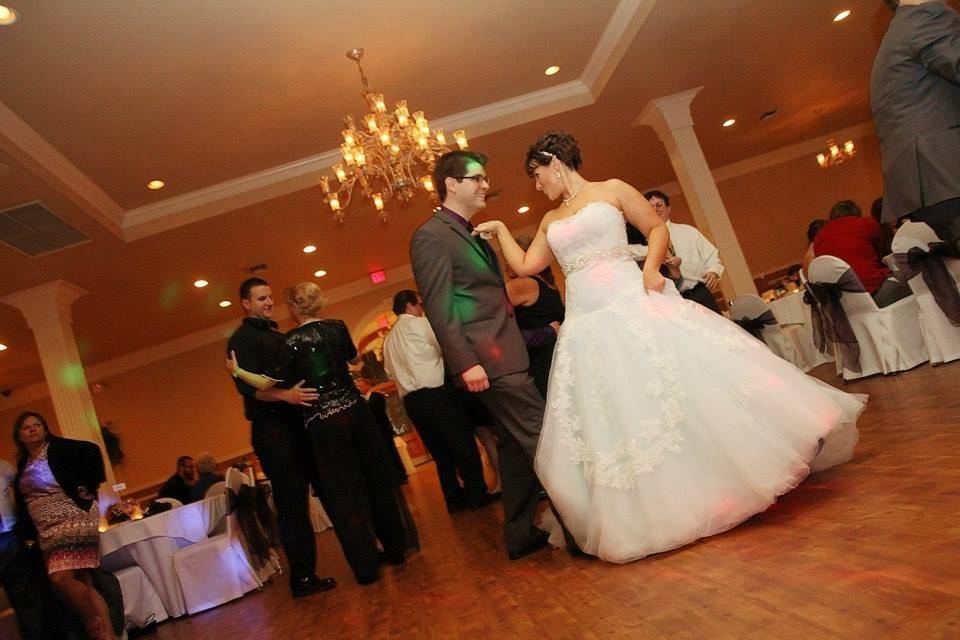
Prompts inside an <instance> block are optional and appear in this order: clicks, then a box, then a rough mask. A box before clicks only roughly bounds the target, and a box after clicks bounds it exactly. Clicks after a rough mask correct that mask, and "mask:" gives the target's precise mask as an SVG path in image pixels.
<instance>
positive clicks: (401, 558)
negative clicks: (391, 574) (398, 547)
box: [377, 551, 407, 565]
mask: <svg viewBox="0 0 960 640" xmlns="http://www.w3.org/2000/svg"><path fill="white" fill-rule="evenodd" d="M377 557H379V558H380V562H387V563H390V564H392V565H401V564H403V563H405V562H406V561H407V554H406V553H404V552H403V551H401V552H399V553H396V552H394V553H387V552H386V551H378V552H377Z"/></svg>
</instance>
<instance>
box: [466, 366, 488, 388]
mask: <svg viewBox="0 0 960 640" xmlns="http://www.w3.org/2000/svg"><path fill="white" fill-rule="evenodd" d="M460 377H461V378H462V379H463V384H465V385H466V387H467V391H470V392H471V393H479V392H481V391H486V390H487V389H489V388H490V380H489V379H488V378H487V370H486V369H484V368H483V366H482V365H479V364H475V365H473V366H472V367H470V368H469V369H467V370H466V371H464V372H463V373H461V374H460Z"/></svg>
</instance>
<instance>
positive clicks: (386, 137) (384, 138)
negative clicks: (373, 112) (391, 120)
mask: <svg viewBox="0 0 960 640" xmlns="http://www.w3.org/2000/svg"><path fill="white" fill-rule="evenodd" d="M380 144H382V145H383V146H385V147H389V146H390V134H389V133H388V132H386V131H381V132H380Z"/></svg>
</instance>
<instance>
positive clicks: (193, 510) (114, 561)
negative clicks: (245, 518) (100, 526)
mask: <svg viewBox="0 0 960 640" xmlns="http://www.w3.org/2000/svg"><path fill="white" fill-rule="evenodd" d="M226 512H227V499H226V496H225V495H223V494H221V495H219V496H214V497H212V498H207V499H206V500H201V501H199V502H193V503H191V504H187V505H184V506H182V507H177V508H176V509H171V510H170V511H165V512H163V513H158V514H157V515H154V516H149V517H147V518H143V519H142V520H132V521H129V522H124V523H121V524H118V525H115V526H113V527H111V528H109V529H107V530H106V531H104V532H103V533H102V534H100V563H101V566H102V567H103V568H104V569H106V570H107V571H117V570H119V569H123V568H125V567H130V566H134V565H136V566H139V567H140V568H141V569H142V570H143V572H144V574H146V576H147V579H148V580H150V583H151V584H152V585H153V587H154V589H156V591H157V594H158V595H159V596H160V599H161V600H162V601H163V606H164V608H165V609H166V610H167V613H168V614H170V616H171V617H174V618H176V617H179V616H182V615H185V614H186V613H187V610H186V604H185V603H184V599H183V594H182V592H181V591H180V584H179V582H178V581H177V576H176V572H175V570H174V567H173V554H174V553H175V552H176V551H177V550H178V549H180V548H182V547H185V546H187V545H190V544H193V543H194V542H199V541H201V540H205V539H206V538H207V536H208V534H209V533H210V531H212V530H213V529H214V528H215V527H216V525H217V524H218V523H219V522H220V521H221V520H222V519H223V517H224V516H225V515H226Z"/></svg>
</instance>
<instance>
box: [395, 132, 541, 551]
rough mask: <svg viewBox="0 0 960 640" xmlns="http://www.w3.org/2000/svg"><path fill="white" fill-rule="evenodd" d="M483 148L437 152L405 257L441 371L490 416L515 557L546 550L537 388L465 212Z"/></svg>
mask: <svg viewBox="0 0 960 640" xmlns="http://www.w3.org/2000/svg"><path fill="white" fill-rule="evenodd" d="M486 163H487V158H486V156H484V155H482V154H479V153H474V152H472V151H453V152H450V153H447V154H444V155H443V156H441V157H440V159H439V160H437V165H436V167H435V168H434V170H433V184H435V185H436V188H437V194H438V195H439V196H440V201H441V202H442V203H443V206H442V207H441V208H440V209H439V210H438V211H437V212H436V213H435V214H434V216H433V217H432V218H430V219H429V220H427V221H426V222H424V223H423V224H422V225H421V226H420V228H419V229H417V231H416V232H415V233H414V234H413V239H412V241H411V244H410V258H411V263H412V264H413V275H414V277H415V278H416V281H417V288H419V289H420V293H421V295H422V296H423V300H424V306H425V308H426V313H427V319H428V320H429V321H430V325H431V326H432V327H433V331H434V333H435V334H436V335H437V341H438V342H439V343H440V349H441V351H442V352H443V358H444V360H445V361H446V364H447V370H448V371H449V372H450V373H451V374H453V375H454V376H456V377H457V378H458V381H459V382H460V383H462V384H463V386H465V387H466V388H467V390H468V391H471V392H472V393H476V394H478V396H479V398H480V400H481V401H483V403H484V405H486V407H487V409H488V410H489V411H490V413H491V415H492V416H493V419H494V421H495V423H496V425H495V428H496V430H497V434H496V435H497V453H498V455H499V457H500V476H501V482H502V487H503V511H504V524H503V535H504V538H505V539H506V545H507V553H508V555H509V556H510V559H511V560H516V559H518V558H522V557H523V556H525V555H527V554H529V553H533V552H534V551H537V550H538V549H542V548H543V547H545V546H546V544H547V534H546V533H545V532H544V531H541V530H540V529H538V528H536V527H535V526H534V525H533V519H534V515H535V512H536V509H537V502H538V501H539V495H540V483H539V481H538V480H537V477H536V475H535V474H534V471H533V456H534V454H535V453H536V450H537V441H538V440H539V439H540V427H541V423H542V422H543V407H544V405H543V396H541V395H540V392H539V391H538V390H537V387H536V386H535V385H534V382H533V378H531V377H530V375H529V374H528V373H527V368H528V367H529V361H528V359H527V350H526V348H525V347H524V344H523V338H522V337H521V335H520V330H519V329H518V328H517V322H516V319H515V318H514V314H513V307H512V306H511V305H510V302H509V301H508V300H507V293H506V290H505V289H504V281H503V275H502V274H501V273H500V266H499V264H498V263H497V258H496V255H495V254H494V252H493V250H492V249H491V248H490V245H489V244H488V243H487V241H486V240H482V239H481V238H479V237H474V236H473V235H471V232H472V231H473V225H472V224H470V219H471V218H472V217H473V216H474V215H475V214H476V213H477V212H479V211H480V210H481V209H483V208H484V207H485V206H486V198H487V190H488V189H489V188H490V181H489V180H488V179H487V173H486V170H485V169H484V165H486Z"/></svg>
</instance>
